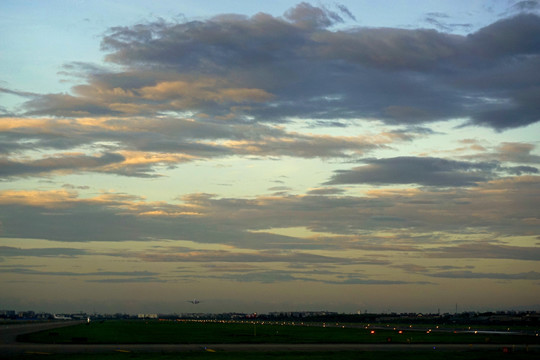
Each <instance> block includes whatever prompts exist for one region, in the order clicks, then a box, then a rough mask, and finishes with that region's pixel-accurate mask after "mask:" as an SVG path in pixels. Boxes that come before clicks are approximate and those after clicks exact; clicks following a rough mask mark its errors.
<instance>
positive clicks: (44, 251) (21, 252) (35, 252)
mask: <svg viewBox="0 0 540 360" xmlns="http://www.w3.org/2000/svg"><path fill="white" fill-rule="evenodd" d="M0 253H1V254H2V256H15V257H23V256H36V257H78V256H82V255H89V252H88V251H87V250H83V249H72V248H26V249H23V248H16V247H11V246H0Z"/></svg>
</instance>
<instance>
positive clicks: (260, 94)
mask: <svg viewBox="0 0 540 360" xmlns="http://www.w3.org/2000/svg"><path fill="white" fill-rule="evenodd" d="M337 9H338V11H337V12H336V11H332V10H329V9H327V8H325V7H315V6H312V5H310V4H308V3H301V4H299V5H298V6H296V7H295V8H293V9H291V10H289V11H288V12H286V13H285V15H284V17H273V16H270V15H267V14H262V13H260V14H256V15H254V16H252V17H246V16H236V15H228V16H217V17H214V18H211V19H208V20H204V21H189V22H182V23H168V22H165V21H163V20H159V21H156V22H152V23H146V24H136V25H133V26H124V27H115V28H112V29H110V31H109V32H108V33H107V34H106V35H105V36H104V37H103V40H102V48H103V49H104V50H105V51H107V52H108V55H107V60H108V61H110V62H114V63H117V64H120V65H124V66H125V68H124V70H123V71H118V72H115V73H113V72H111V71H106V70H103V69H98V68H96V67H91V66H86V68H85V66H75V71H76V72H77V71H78V72H81V73H82V74H85V76H86V79H87V83H86V84H82V85H78V86H75V87H73V89H72V94H45V95H41V96H37V97H34V98H32V99H31V100H30V101H28V102H27V103H26V105H25V106H26V109H27V112H28V114H32V115H55V116H71V117H76V116H90V115H92V116H97V115H99V116H102V115H110V116H133V115H152V114H162V113H166V112H171V111H172V112H179V113H182V112H192V113H195V114H201V115H205V116H208V117H210V118H215V119H223V118H226V119H229V120H233V121H236V122H248V123H255V122H259V123H260V122H269V123H283V122H286V121H289V120H290V119H291V118H300V119H303V120H304V121H306V122H308V123H309V122H313V124H319V125H320V124H321V123H327V124H328V126H336V125H338V126H341V125H342V124H344V123H346V122H347V121H348V120H355V119H362V118H364V119H365V118H368V119H379V120H381V121H383V122H385V123H388V124H403V125H415V124H425V123H429V122H433V121H439V120H448V119H455V118H462V119H468V121H469V124H476V125H482V126H488V127H492V128H494V129H497V130H505V129H509V128H515V127H522V126H526V125H528V124H532V123H535V122H537V121H538V120H539V118H538V113H540V111H539V108H538V106H539V105H538V104H539V103H540V102H539V101H538V96H539V94H538V86H537V84H538V81H539V78H538V77H539V75H537V74H540V71H539V70H540V69H539V65H538V64H539V61H538V58H539V56H540V41H539V40H538V36H536V34H538V32H539V31H540V17H539V16H537V15H534V14H519V15H517V16H515V17H511V18H505V19H502V20H500V21H498V22H496V23H493V24H491V25H488V26H486V27H484V28H482V29H480V30H478V31H476V32H474V33H471V34H469V35H467V36H461V35H454V34H450V33H445V32H438V31H435V30H427V29H414V30H407V29H399V28H362V27H355V28H350V29H347V30H335V31H334V30H331V29H330V26H332V25H335V24H337V23H340V22H342V21H343V18H342V17H341V16H342V15H343V16H347V17H349V18H350V17H351V15H352V14H350V12H349V11H348V10H347V9H345V8H344V7H342V6H338V7H337ZM443 15H444V14H442V15H441V14H430V15H428V16H429V17H428V19H431V21H432V22H437V24H438V26H439V27H440V28H441V27H443V28H444V27H447V28H452V27H454V28H455V27H458V26H461V27H466V26H467V24H451V23H450V24H447V25H445V24H442V23H441V22H440V20H441V19H444V17H443ZM437 24H436V25H437ZM445 31H446V30H445ZM336 119H340V120H339V121H337V122H336Z"/></svg>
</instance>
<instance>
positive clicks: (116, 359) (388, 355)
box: [0, 351, 538, 360]
mask: <svg viewBox="0 0 540 360" xmlns="http://www.w3.org/2000/svg"><path fill="white" fill-rule="evenodd" d="M535 356H538V353H536V354H534V353H526V352H519V353H518V352H516V353H510V354H508V353H502V352H499V351H496V352H495V351H493V352H492V351H489V352H474V351H471V352H446V351H433V352H431V351H320V352H319V351H317V352H215V353H212V352H204V351H200V352H182V353H105V354H73V355H68V354H62V355H54V354H50V355H46V354H40V355H38V354H24V355H19V356H16V357H12V358H9V359H10V360H38V359H39V360H53V359H54V360H74V359H80V360H97V359H100V360H129V359H135V360H154V359H159V360H173V359H174V360H178V359H185V360H202V359H204V360H206V359H212V360H233V359H234V360H263V359H276V360H325V359H331V360H353V359H354V360H357V359H362V360H390V359H392V360H395V359H399V360H428V359H437V360H480V359H489V360H499V359H500V360H503V359H504V360H528V359H536V358H537V357H535ZM0 358H1V357H0Z"/></svg>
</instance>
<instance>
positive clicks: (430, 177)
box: [326, 157, 538, 186]
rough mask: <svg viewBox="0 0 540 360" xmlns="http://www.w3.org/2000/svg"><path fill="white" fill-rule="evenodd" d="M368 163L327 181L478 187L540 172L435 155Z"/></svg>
mask: <svg viewBox="0 0 540 360" xmlns="http://www.w3.org/2000/svg"><path fill="white" fill-rule="evenodd" d="M363 162H365V163H367V165H364V166H360V167H356V168H353V169H351V170H341V171H338V172H336V174H335V175H334V176H333V177H332V179H331V180H329V181H328V182H327V183H326V184H329V185H335V184H383V185H384V184H419V185H425V186H476V185H477V183H479V182H484V181H488V180H491V179H493V178H496V177H498V176H497V175H496V174H497V172H498V171H501V170H505V171H507V172H509V173H512V174H520V173H522V172H523V173H537V172H538V169H536V168H533V167H530V166H520V167H511V168H502V167H501V166H500V165H499V164H498V163H495V162H474V163H473V162H465V161H455V160H447V159H441V158H432V157H396V158H387V159H367V160H363Z"/></svg>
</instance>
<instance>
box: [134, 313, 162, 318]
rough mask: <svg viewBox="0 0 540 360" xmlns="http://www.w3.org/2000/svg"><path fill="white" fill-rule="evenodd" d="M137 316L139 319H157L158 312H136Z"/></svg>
mask: <svg viewBox="0 0 540 360" xmlns="http://www.w3.org/2000/svg"><path fill="white" fill-rule="evenodd" d="M137 318H139V319H157V318H158V314H138V315H137Z"/></svg>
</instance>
